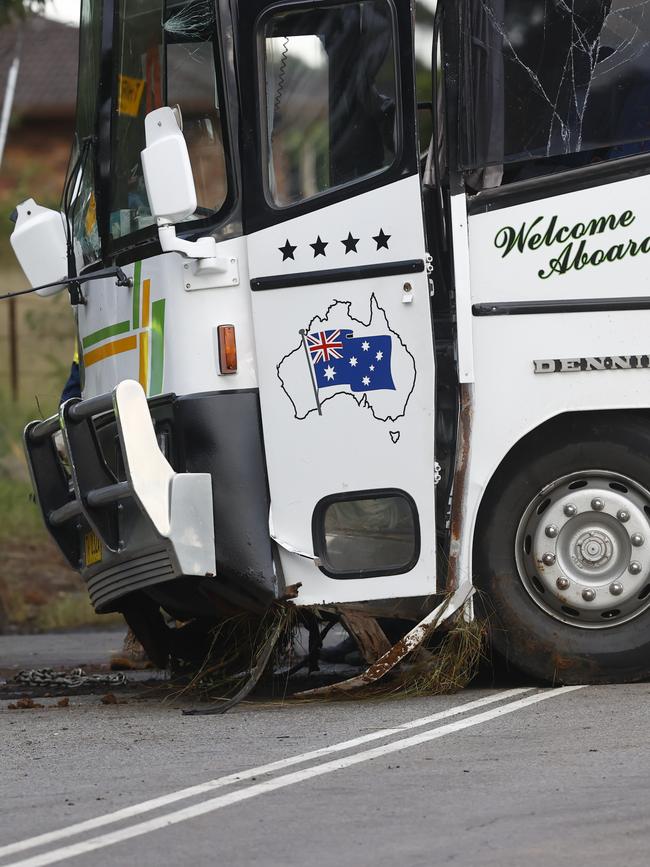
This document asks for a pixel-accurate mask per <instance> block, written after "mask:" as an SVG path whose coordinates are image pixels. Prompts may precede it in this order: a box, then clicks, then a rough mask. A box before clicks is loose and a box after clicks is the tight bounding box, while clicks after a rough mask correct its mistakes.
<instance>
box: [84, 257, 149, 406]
mask: <svg viewBox="0 0 650 867" xmlns="http://www.w3.org/2000/svg"><path fill="white" fill-rule="evenodd" d="M132 303H133V312H132V319H131V321H130V322H129V320H126V321H124V322H117V323H116V324H115V325H108V326H106V327H105V328H100V329H99V330H98V331H95V332H93V333H92V334H88V335H87V336H86V337H84V338H83V340H82V346H83V353H84V365H85V366H86V367H91V366H92V365H93V364H97V363H99V362H100V361H103V360H104V359H106V358H111V357H112V356H115V355H121V354H122V353H124V352H132V351H133V350H137V349H139V357H138V380H139V382H140V385H141V386H142V388H143V389H144V390H145V392H146V394H148V395H156V394H160V393H161V392H162V388H163V373H164V364H165V301H164V299H161V300H159V301H154V302H153V303H152V302H151V280H142V262H136V264H135V268H134V273H133V298H132ZM133 331H135V332H136V333H135V334H129V332H133ZM124 334H127V335H128V336H127V337H122V336H121V335H124ZM115 338H118V339H115ZM97 344H101V345H100V346H98V345H97ZM93 347H94V348H93Z"/></svg>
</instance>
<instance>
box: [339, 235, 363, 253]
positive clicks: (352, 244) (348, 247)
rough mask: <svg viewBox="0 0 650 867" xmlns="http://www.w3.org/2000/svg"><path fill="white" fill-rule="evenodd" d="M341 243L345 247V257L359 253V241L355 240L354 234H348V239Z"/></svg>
mask: <svg viewBox="0 0 650 867" xmlns="http://www.w3.org/2000/svg"><path fill="white" fill-rule="evenodd" d="M341 243H342V244H343V245H344V247H345V255H346V256H347V255H348V253H357V252H358V251H357V244H358V243H359V239H358V238H353V237H352V232H348V236H347V238H346V239H345V240H344V241H341Z"/></svg>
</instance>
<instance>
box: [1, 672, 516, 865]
mask: <svg viewBox="0 0 650 867" xmlns="http://www.w3.org/2000/svg"><path fill="white" fill-rule="evenodd" d="M531 690H532V687H524V688H519V689H509V690H505V691H503V692H497V693H493V694H491V695H488V696H485V697H484V698H479V699H476V700H475V701H470V702H465V703H464V704H458V705H454V706H453V707H451V708H447V710H443V711H438V713H434V714H431V715H430V716H425V717H420V718H419V719H414V720H410V721H409V722H405V723H402V724H401V725H399V726H395V727H394V728H387V729H380V730H378V731H376V732H370V733H368V734H365V735H360V736H359V737H356V738H352V740H347V741H340V742H339V743H336V744H331V745H330V746H328V747H321V748H320V749H317V750H311V751H310V752H307V753H301V754H299V755H296V756H289V757H287V758H286V759H279V760H278V761H275V762H270V763H269V764H266V765H259V766H258V767H256V768H250V769H249V770H246V771H239V772H237V773H234V774H228V775H227V776H225V777H217V778H216V779H214V780H208V781H207V782H205V783H198V784H197V785H195V786H189V787H188V788H186V789H179V790H178V791H176V792H170V793H169V794H167V795H161V796H160V797H158V798H151V799H150V800H148V801H142V802H141V803H139V804H133V805H131V806H130V807H123V808H122V809H121V810H116V811H115V812H113V813H106V814H104V815H103V816H96V817H95V818H94V819H86V820H85V821H83V822H77V823H76V824H74V825H68V826H67V827H66V828H59V829H58V830H56V831H48V832H46V833H45V834H39V835H38V836H37V837H29V838H28V839H26V840H19V841H18V842H17V843H10V844H9V845H7V846H0V858H6V857H7V856H8V855H15V854H17V853H18V852H25V851H26V850H27V849H34V848H36V847H37V846H44V845H45V844H47V843H54V842H55V841H56V840H62V839H64V838H65V837H74V836H76V835H77V834H83V833H84V832H85V831H94V830H95V829H96V828H101V827H103V826H105V825H112V824H114V823H115V822H121V821H122V820H124V819H131V818H133V817H134V816H140V815H142V814H143V813H149V812H151V811H152V810H157V809H158V808H159V807H166V806H168V805H169V804H174V803H176V802H177V801H183V800H185V799H186V798H192V797H194V796H195V795H204V794H206V793H207V792H212V791H214V790H215V789H222V788H224V787H225V786H230V785H232V784H233V783H240V782H244V781H245V780H250V779H251V778H252V777H258V776H261V775H262V774H270V773H271V772H273V771H281V770H283V769H284V768H288V767H291V766H292V765H299V764H303V763H304V762H309V761H312V760H313V759H320V758H322V757H323V756H327V755H330V754H331V753H338V752H344V751H345V750H349V749H353V748H354V747H358V746H361V745H362V744H367V743H369V742H371V741H376V740H380V739H382V738H388V737H392V736H393V735H397V734H401V733H402V732H405V731H408V730H409V729H414V728H422V727H423V726H428V725H431V723H435V722H439V721H440V720H443V719H448V718H449V717H452V716H457V715H458V714H466V713H469V712H470V711H474V710H477V709H478V708H481V707H484V706H485V705H488V704H493V703H494V702H497V701H504V700H505V699H509V698H513V697H514V696H516V695H521V693H524V692H531Z"/></svg>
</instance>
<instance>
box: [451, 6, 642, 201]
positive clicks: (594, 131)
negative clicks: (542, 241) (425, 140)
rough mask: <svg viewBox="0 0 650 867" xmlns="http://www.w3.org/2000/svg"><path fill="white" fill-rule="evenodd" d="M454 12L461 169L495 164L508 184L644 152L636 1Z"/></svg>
mask: <svg viewBox="0 0 650 867" xmlns="http://www.w3.org/2000/svg"><path fill="white" fill-rule="evenodd" d="M464 11H465V16H466V20H467V22H468V23H469V26H468V27H466V28H464V29H463V32H464V44H463V49H462V88H461V94H460V112H461V117H462V118H463V127H464V141H463V151H462V154H461V168H463V169H466V170H470V171H473V172H478V173H479V174H480V173H481V172H483V175H482V177H485V172H484V170H485V169H486V168H487V167H488V166H495V167H502V169H503V170H502V171H498V172H496V173H494V172H492V173H491V175H492V177H495V178H498V179H499V181H501V182H502V183H508V182H511V181H515V180H523V179H526V178H530V177H537V176H539V175H543V174H548V173H552V172H557V171H561V170H563V169H569V168H578V167H580V166H584V165H589V164H590V163H593V162H600V161H603V160H609V159H615V158H617V157H621V156H626V155H629V154H634V153H640V152H643V151H646V150H649V149H650V99H649V98H648V94H649V93H650V6H649V5H648V4H647V2H645V0H581V2H580V3H575V4H568V3H548V2H547V0H465V7H464ZM499 181H497V183H498V182H499ZM489 185H490V184H486V186H489Z"/></svg>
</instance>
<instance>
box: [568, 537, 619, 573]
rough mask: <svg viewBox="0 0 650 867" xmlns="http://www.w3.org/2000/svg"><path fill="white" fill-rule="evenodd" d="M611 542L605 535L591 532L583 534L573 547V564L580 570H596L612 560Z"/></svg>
mask: <svg viewBox="0 0 650 867" xmlns="http://www.w3.org/2000/svg"><path fill="white" fill-rule="evenodd" d="M612 551H613V545H612V540H611V539H610V538H609V536H608V535H607V534H606V533H602V532H600V531H599V530H591V531H588V532H586V533H583V534H582V535H581V536H580V538H579V539H578V541H577V542H576V546H575V558H574V559H575V563H576V565H577V566H579V567H580V568H581V569H598V568H599V567H600V566H603V565H607V563H609V561H610V560H611V559H612Z"/></svg>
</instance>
